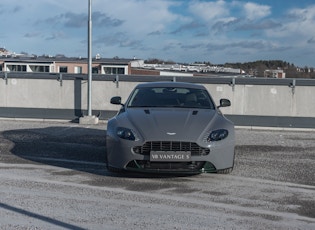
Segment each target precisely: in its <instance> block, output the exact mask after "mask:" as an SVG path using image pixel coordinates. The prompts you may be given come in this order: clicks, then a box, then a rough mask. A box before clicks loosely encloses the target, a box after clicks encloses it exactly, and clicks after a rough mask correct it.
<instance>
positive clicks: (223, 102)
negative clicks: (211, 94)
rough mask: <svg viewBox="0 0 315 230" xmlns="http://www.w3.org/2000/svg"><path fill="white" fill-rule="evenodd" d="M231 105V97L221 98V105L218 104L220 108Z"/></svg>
mask: <svg viewBox="0 0 315 230" xmlns="http://www.w3.org/2000/svg"><path fill="white" fill-rule="evenodd" d="M230 105H231V102H230V100H229V99H221V100H220V105H219V106H218V108H220V107H228V106H230Z"/></svg>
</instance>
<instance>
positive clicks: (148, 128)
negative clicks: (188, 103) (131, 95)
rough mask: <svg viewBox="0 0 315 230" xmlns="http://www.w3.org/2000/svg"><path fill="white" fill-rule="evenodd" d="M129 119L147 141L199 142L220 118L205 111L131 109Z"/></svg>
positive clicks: (128, 113)
mask: <svg viewBox="0 0 315 230" xmlns="http://www.w3.org/2000/svg"><path fill="white" fill-rule="evenodd" d="M126 116H127V119H128V120H129V121H130V122H131V123H132V125H133V127H135V129H136V130H137V131H138V132H139V134H140V135H142V136H143V137H144V138H145V139H146V140H182V141H185V140H186V141H192V140H197V139H198V138H199V137H200V135H202V134H203V133H204V132H205V131H208V130H209V127H210V126H211V123H212V122H213V121H214V120H215V119H216V117H217V116H218V114H217V112H216V111H215V110H208V109H207V110H205V109H184V108H182V109H155V108H153V109H129V110H128V112H127V113H126Z"/></svg>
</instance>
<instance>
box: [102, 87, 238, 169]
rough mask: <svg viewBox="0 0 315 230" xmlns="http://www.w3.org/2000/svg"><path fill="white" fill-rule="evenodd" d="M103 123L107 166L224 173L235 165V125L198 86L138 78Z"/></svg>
mask: <svg viewBox="0 0 315 230" xmlns="http://www.w3.org/2000/svg"><path fill="white" fill-rule="evenodd" d="M121 100H122V99H121V97H119V96H115V97H113V98H111V103H112V104H116V105H120V106H121V108H120V110H119V112H118V113H117V114H116V115H115V116H114V117H113V118H111V119H109V120H108V123H107V134H106V149H107V168H108V170H110V171H126V170H127V171H138V172H150V173H156V172H157V173H202V172H217V173H229V172H230V171H232V169H233V166H234V148H235V137H234V125H233V123H232V122H231V121H229V120H228V119H227V118H226V117H225V116H224V115H223V114H222V113H221V111H220V107H226V106H230V101H229V100H228V99H221V100H220V105H219V106H216V105H215V103H214V101H213V99H212V97H211V96H210V94H209V92H208V91H207V90H206V88H205V87H204V86H203V85H199V84H193V83H183V82H152V83H142V84H139V85H137V86H136V87H135V89H134V90H133V91H132V92H131V94H130V96H129V97H128V99H127V100H126V102H125V103H122V101H121Z"/></svg>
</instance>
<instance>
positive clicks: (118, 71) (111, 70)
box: [104, 67, 125, 74]
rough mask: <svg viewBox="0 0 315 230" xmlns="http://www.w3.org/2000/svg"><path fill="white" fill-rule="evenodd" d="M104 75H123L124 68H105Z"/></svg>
mask: <svg viewBox="0 0 315 230" xmlns="http://www.w3.org/2000/svg"><path fill="white" fill-rule="evenodd" d="M104 72H105V74H125V68H118V67H105V68H104Z"/></svg>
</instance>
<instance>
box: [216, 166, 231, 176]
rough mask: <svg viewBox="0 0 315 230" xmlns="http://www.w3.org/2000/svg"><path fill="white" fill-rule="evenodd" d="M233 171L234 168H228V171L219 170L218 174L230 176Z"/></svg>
mask: <svg viewBox="0 0 315 230" xmlns="http://www.w3.org/2000/svg"><path fill="white" fill-rule="evenodd" d="M232 171H233V167H232V168H227V169H220V170H217V173H218V174H229V173H231V172H232Z"/></svg>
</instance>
